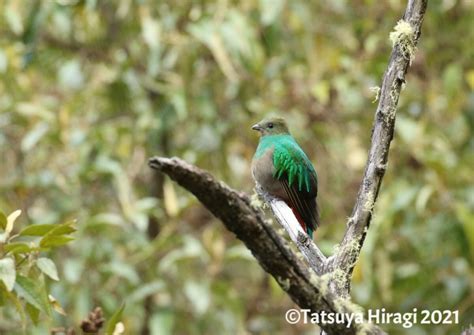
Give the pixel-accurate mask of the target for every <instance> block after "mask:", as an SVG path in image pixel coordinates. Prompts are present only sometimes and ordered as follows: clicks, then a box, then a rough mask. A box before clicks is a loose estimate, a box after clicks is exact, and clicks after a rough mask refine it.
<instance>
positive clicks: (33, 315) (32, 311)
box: [26, 303, 40, 325]
mask: <svg viewBox="0 0 474 335" xmlns="http://www.w3.org/2000/svg"><path fill="white" fill-rule="evenodd" d="M26 312H27V313H28V315H29V316H30V319H31V321H33V323H34V324H35V325H37V324H38V320H39V313H40V310H39V309H38V308H36V307H35V306H33V305H32V304H28V303H27V304H26Z"/></svg>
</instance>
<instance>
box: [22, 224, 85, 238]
mask: <svg viewBox="0 0 474 335" xmlns="http://www.w3.org/2000/svg"><path fill="white" fill-rule="evenodd" d="M74 222H75V221H69V222H66V223H63V224H59V225H58V224H35V225H31V226H28V227H26V228H24V229H23V230H22V231H21V232H20V236H45V235H46V234H49V235H67V234H70V233H74V232H75V231H76V228H74V227H73V226H72V225H73V224H74Z"/></svg>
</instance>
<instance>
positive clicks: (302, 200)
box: [252, 118, 319, 238]
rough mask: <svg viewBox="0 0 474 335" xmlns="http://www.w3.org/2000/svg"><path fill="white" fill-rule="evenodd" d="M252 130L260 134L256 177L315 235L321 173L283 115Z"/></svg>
mask: <svg viewBox="0 0 474 335" xmlns="http://www.w3.org/2000/svg"><path fill="white" fill-rule="evenodd" d="M252 129H254V130H257V131H258V132H260V135H261V137H260V141H259V143H258V147H257V151H256V152H255V155H254V157H253V160H252V176H253V178H254V180H255V181H256V182H257V183H258V184H260V186H261V187H262V188H263V190H264V191H266V192H267V193H269V194H270V195H272V196H274V197H276V198H279V199H281V200H283V201H285V202H286V204H287V205H288V206H289V207H290V208H291V209H292V210H293V213H294V214H295V217H296V218H297V219H298V222H299V223H300V224H301V226H302V228H303V230H304V231H306V232H307V234H308V235H309V236H310V237H311V238H313V232H314V230H315V229H316V228H317V227H318V226H319V212H318V206H317V204H316V196H317V194H318V176H317V174H316V171H315V169H314V167H313V165H312V164H311V161H310V160H309V158H308V156H306V154H305V153H304V151H303V149H301V147H300V146H299V145H298V143H296V141H295V139H294V138H293V136H291V134H290V132H289V130H288V126H287V125H286V122H285V120H284V119H283V118H268V119H264V120H262V121H260V122H259V123H257V124H255V125H254V126H252Z"/></svg>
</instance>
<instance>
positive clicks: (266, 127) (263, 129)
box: [252, 117, 290, 136]
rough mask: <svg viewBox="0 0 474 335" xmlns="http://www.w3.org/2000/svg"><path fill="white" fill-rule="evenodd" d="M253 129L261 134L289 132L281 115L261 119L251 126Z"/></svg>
mask: <svg viewBox="0 0 474 335" xmlns="http://www.w3.org/2000/svg"><path fill="white" fill-rule="evenodd" d="M252 129H253V130H256V131H258V132H259V133H260V134H261V135H262V136H265V135H282V134H289V133H290V132H289V130H288V126H287V125H286V121H285V119H284V118H281V117H270V118H266V119H263V120H262V121H260V122H259V123H257V124H254V125H253V126H252Z"/></svg>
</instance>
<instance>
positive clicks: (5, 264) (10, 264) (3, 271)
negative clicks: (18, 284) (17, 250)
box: [0, 258, 16, 291]
mask: <svg viewBox="0 0 474 335" xmlns="http://www.w3.org/2000/svg"><path fill="white" fill-rule="evenodd" d="M15 278H16V270H15V262H14V261H13V259H11V258H4V259H0V279H1V280H2V281H3V283H4V284H5V287H6V288H7V290H8V291H11V290H13V286H14V285H15Z"/></svg>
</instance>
